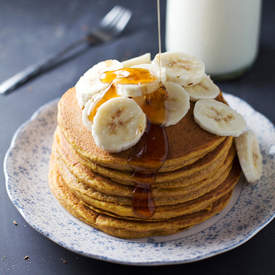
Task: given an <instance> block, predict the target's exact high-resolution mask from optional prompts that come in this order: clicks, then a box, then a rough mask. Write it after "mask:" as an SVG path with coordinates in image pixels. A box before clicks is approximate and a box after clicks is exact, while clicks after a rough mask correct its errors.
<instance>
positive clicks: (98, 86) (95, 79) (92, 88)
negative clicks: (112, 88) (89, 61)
mask: <svg viewBox="0 0 275 275" xmlns="http://www.w3.org/2000/svg"><path fill="white" fill-rule="evenodd" d="M122 67H123V65H122V64H121V63H120V62H119V61H117V60H106V61H102V62H100V63H98V64H96V65H95V66H93V67H92V68H90V69H89V70H88V71H87V72H86V73H84V75H83V76H81V77H80V79H79V80H78V82H77V83H76V85H75V91H76V98H77V101H78V104H79V106H80V108H83V107H84V106H85V104H86V103H87V102H88V100H89V99H90V98H92V97H93V96H94V95H96V94H98V93H100V92H101V91H103V90H104V89H106V88H107V87H108V86H109V84H108V83H103V82H101V81H100V75H101V74H102V73H104V72H106V71H113V70H118V69H121V68H122Z"/></svg>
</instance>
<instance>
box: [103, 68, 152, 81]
mask: <svg viewBox="0 0 275 275" xmlns="http://www.w3.org/2000/svg"><path fill="white" fill-rule="evenodd" d="M100 80H101V81H102V82H104V83H111V82H112V83H117V84H141V83H150V82H153V81H155V80H156V78H155V77H154V76H153V75H152V74H151V73H150V71H149V70H146V69H143V68H123V69H119V70H115V71H108V72H105V73H103V75H102V76H101V78H100Z"/></svg>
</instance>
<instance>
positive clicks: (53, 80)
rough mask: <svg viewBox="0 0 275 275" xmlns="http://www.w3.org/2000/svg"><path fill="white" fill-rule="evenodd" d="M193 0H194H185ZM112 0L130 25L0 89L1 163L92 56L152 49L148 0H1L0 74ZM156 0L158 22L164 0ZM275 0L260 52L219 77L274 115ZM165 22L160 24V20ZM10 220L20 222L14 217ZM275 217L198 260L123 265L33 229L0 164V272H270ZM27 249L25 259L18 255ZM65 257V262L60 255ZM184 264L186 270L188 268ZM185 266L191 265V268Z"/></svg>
mask: <svg viewBox="0 0 275 275" xmlns="http://www.w3.org/2000/svg"><path fill="white" fill-rule="evenodd" d="M190 1H192V0H190ZM115 3H118V4H121V5H124V6H127V7H130V8H131V9H132V10H133V11H134V17H133V19H132V21H131V24H130V25H129V28H128V31H127V32H126V34H125V36H124V37H123V38H120V39H118V40H116V41H114V42H112V43H109V44H107V45H104V46H101V47H97V48H93V49H89V50H85V49H84V51H83V54H82V55H80V56H79V57H78V58H75V59H73V60H72V61H70V62H67V63H65V64H64V65H62V66H60V67H58V68H57V69H55V70H52V71H50V72H48V73H46V74H44V75H42V76H40V77H39V78H36V79H35V80H33V81H32V82H29V83H28V84H26V85H25V86H23V87H21V88H20V89H18V90H17V91H16V92H14V93H12V94H10V95H8V96H1V97H0V163H2V161H3V158H4V154H5V152H6V150H7V148H8V146H9V144H10V141H11V138H12V135H13V133H14V131H15V130H16V129H17V128H18V126H20V125H21V124H22V123H23V122H24V121H25V120H27V119H28V118H29V117H30V116H31V114H32V113H33V112H34V111H35V110H36V109H37V108H38V107H40V106H41V105H42V104H44V103H46V102H48V101H49V100H52V99H54V98H56V97H59V96H61V95H62V94H63V93H64V92H65V91H66V90H67V89H68V88H70V87H71V86H72V85H73V84H74V83H75V81H76V80H77V79H78V78H79V76H80V75H81V74H82V72H84V71H85V70H86V69H87V68H89V67H90V66H91V65H92V64H94V63H96V62H98V61H100V60H103V59H107V58H117V59H124V58H126V57H129V56H135V55H138V54H140V53H144V52H147V51H151V52H152V53H155V52H156V51H157V34H156V11H155V1H153V0H136V1H130V0H124V1H123V0H121V1H113V0H112V1H111V0H109V1H107V0H96V1H92V0H90V1H88V0H81V1H77V0H70V1H68V0H47V1H42V0H32V1H27V0H21V1H14V0H9V1H6V0H0V82H1V81H3V80H5V79H6V78H8V77H9V76H11V75H12V74H14V73H16V72H18V71H19V70H21V69H23V68H24V67H25V66H27V65H29V64H33V63H35V62H37V61H39V60H41V59H42V58H44V57H45V56H47V55H48V54H50V53H53V52H55V51H57V50H58V49H61V48H62V47H63V46H64V45H66V44H68V43H69V42H71V41H74V40H75V39H77V38H80V37H82V36H83V34H84V33H85V32H86V30H87V29H88V28H89V27H91V26H94V24H95V23H96V22H98V20H99V19H100V18H101V17H102V15H104V14H105V13H106V12H107V11H108V10H109V9H110V8H111V7H112V6H113V5H114V4H115ZM161 3H162V8H163V10H162V17H163V23H164V14H165V1H161ZM274 10H275V5H274V1H271V0H265V1H264V7H263V17H262V28H261V40H260V52H259V57H258V59H257V60H256V62H255V64H254V66H253V68H252V69H251V70H250V71H249V72H248V73H247V74H245V75H244V76H243V77H242V78H240V79H238V80H235V81H231V82H224V83H219V85H220V87H221V88H222V89H223V90H224V91H226V92H228V93H232V94H235V95H238V96H239V97H241V98H243V99H245V100H246V101H247V102H248V103H250V104H251V105H252V106H254V107H255V108H256V109H257V110H258V111H260V112H262V113H263V114H264V115H266V116H267V117H268V118H269V119H270V120H271V121H273V123H274V122H275V108H274V103H275V101H274V96H275V91H274V87H275V85H274V84H275V73H274V68H275V41H274V37H275V33H274V26H275V25H274V24H275V12H274ZM163 28H164V25H163ZM13 220H16V221H17V223H18V226H15V225H14V224H13V223H12V221H13ZM274 254H275V222H274V221H273V222H272V223H270V224H269V225H268V226H267V227H266V228H265V229H263V230H262V231H261V232H260V233H258V234H257V235H256V236H255V237H254V238H253V239H252V240H250V241H249V242H247V243H246V244H244V245H242V246H241V247H239V248H236V249H234V250H232V251H230V252H227V253H225V254H223V255H219V256H216V257H214V258H211V259H207V260H203V261H201V262H198V263H192V264H186V265H177V266H167V267H152V268H151V267H146V268H143V267H126V266H120V265H115V264H110V263H104V262H100V261H96V260H92V259H88V258H85V257H81V256H78V255H76V254H74V253H71V252H69V251H67V250H65V249H63V248H62V247H59V246H57V245H56V244H54V243H52V242H51V241H49V240H48V239H47V238H45V237H43V236H42V235H40V234H39V233H37V232H36V231H34V230H33V229H32V228H31V227H30V226H29V225H28V224H26V222H25V221H24V220H23V218H22V217H21V216H20V214H19V213H18V212H17V210H16V209H15V208H14V207H13V205H12V204H11V203H10V201H9V199H8V196H7V194H6V190H5V180H4V176H3V172H2V170H0V275H15V274H16V275H21V274H23V275H25V274H31V275H36V274H39V275H44V274H47V275H48V274H49V275H51V274H66V275H70V274H129V273H130V272H131V273H132V272H135V271H138V272H142V273H143V274H151V273H157V274H200V273H202V274H261V275H263V274H264V275H265V274H275V261H274ZM25 255H29V256H30V260H29V261H24V256H25ZM62 259H65V260H66V261H67V264H64V263H63V262H62ZM187 272H188V273H187ZM189 272H191V273H189Z"/></svg>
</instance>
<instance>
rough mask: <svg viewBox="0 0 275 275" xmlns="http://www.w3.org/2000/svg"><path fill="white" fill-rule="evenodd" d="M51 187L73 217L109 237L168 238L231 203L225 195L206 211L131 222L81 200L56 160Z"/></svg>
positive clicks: (51, 176)
mask: <svg viewBox="0 0 275 275" xmlns="http://www.w3.org/2000/svg"><path fill="white" fill-rule="evenodd" d="M49 185H50V187H51V190H52V192H53V194H54V195H55V197H56V198H57V199H58V200H59V202H60V203H61V204H62V205H63V206H64V207H65V208H66V209H67V210H68V211H69V212H70V213H71V214H73V215H74V216H76V217H78V218H79V219H81V220H83V221H84V222H86V223H88V224H90V225H92V226H93V227H95V228H98V229H100V230H102V231H104V232H106V233H108V234H111V235H114V236H117V237H122V238H137V237H139V238H140V237H146V236H152V235H156V234H157V235H167V234H172V233H176V232H178V231H179V230H182V229H184V228H187V227H190V226H193V225H195V224H198V223H200V222H202V221H204V220H206V219H208V218H210V217H211V216H213V215H215V214H216V213H218V212H220V211H221V210H222V209H223V208H224V207H225V205H226V204H227V202H228V201H229V198H230V194H227V195H225V196H224V197H222V198H220V199H219V200H217V201H216V202H214V203H213V204H212V206H211V207H208V208H207V209H205V210H202V211H198V212H196V213H192V214H188V215H183V216H180V217H177V218H173V219H168V220H165V221H155V222H152V221H129V220H122V219H119V218H115V217H112V216H107V215H104V214H100V213H97V212H96V211H94V210H92V209H90V208H89V207H88V206H87V204H86V203H84V202H83V201H81V200H79V199H78V198H77V197H76V196H75V195H74V194H73V193H72V192H71V191H70V190H69V188H67V187H66V185H65V184H64V183H63V181H62V177H61V176H60V175H59V174H58V172H57V171H56V169H55V162H54V160H53V157H52V159H51V162H50V173H49Z"/></svg>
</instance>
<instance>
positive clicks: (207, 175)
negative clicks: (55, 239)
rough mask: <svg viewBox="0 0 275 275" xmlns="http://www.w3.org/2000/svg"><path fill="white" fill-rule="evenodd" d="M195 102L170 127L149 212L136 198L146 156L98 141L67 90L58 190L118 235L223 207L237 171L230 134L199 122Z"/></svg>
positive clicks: (166, 226) (168, 229) (54, 183)
mask: <svg viewBox="0 0 275 275" xmlns="http://www.w3.org/2000/svg"><path fill="white" fill-rule="evenodd" d="M217 100H220V101H223V98H222V96H221V95H220V96H219V97H218V98H217ZM193 107H194V104H193V103H191V108H190V110H189V112H188V114H187V115H186V116H185V117H184V118H183V119H182V120H181V121H180V122H179V123H177V124H176V125H173V126H170V127H167V128H166V132H167V136H168V143H169V153H168V158H167V160H166V161H165V162H164V164H163V165H162V167H161V168H160V170H159V173H158V174H157V175H156V179H155V182H154V183H153V185H152V196H153V200H154V204H155V212H154V214H153V215H152V216H151V217H147V218H145V217H141V216H138V215H137V214H136V213H135V211H134V210H133V207H132V198H133V191H134V189H135V184H136V183H137V182H139V179H138V178H136V177H137V175H135V174H133V167H143V166H144V165H146V163H144V162H140V163H138V160H135V161H129V159H130V157H131V154H132V153H133V151H132V150H133V148H130V149H128V150H126V151H123V152H120V153H113V154H112V153H108V152H106V151H104V150H102V149H100V148H99V147H97V146H96V145H95V143H94V141H93V137H92V135H91V132H90V131H89V130H88V129H87V128H86V127H85V126H84V125H83V124H82V119H81V109H80V107H79V106H78V104H77V100H76V96H75V89H74V88H72V89H70V90H69V91H67V92H66V93H65V94H64V95H63V97H62V98H61V100H60V102H59V106H58V126H57V129H56V132H55V135H54V142H53V149H52V156H51V161H50V173H49V184H50V187H51V190H52V192H53V194H54V195H55V197H56V198H57V199H58V200H59V202H60V203H61V204H62V205H63V206H64V207H65V208H66V209H67V210H68V211H69V212H70V213H71V214H72V215H74V216H76V217H77V218H79V219H81V220H82V221H84V222H85V223H87V224H90V225H91V226H93V227H95V228H97V229H100V230H102V231H104V232H106V233H108V234H110V235H113V236H117V237H121V238H140V237H146V236H155V235H168V234H173V233H176V232H178V231H181V230H183V229H185V228H187V227H190V226H193V225H195V224H198V223H200V222H202V221H204V220H206V219H208V218H210V217H211V216H213V215H215V214H216V213H218V212H220V211H221V210H222V209H223V208H224V207H225V205H226V204H227V203H228V201H229V199H230V196H231V193H232V190H233V188H234V186H235V185H236V183H237V182H238V180H239V176H240V168H239V164H238V161H237V160H236V152H235V147H234V145H233V138H232V137H221V136H216V135H213V134H211V133H208V132H206V131H204V130H203V129H201V128H200V127H199V126H198V125H197V124H196V123H195V121H194V119H193Z"/></svg>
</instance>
